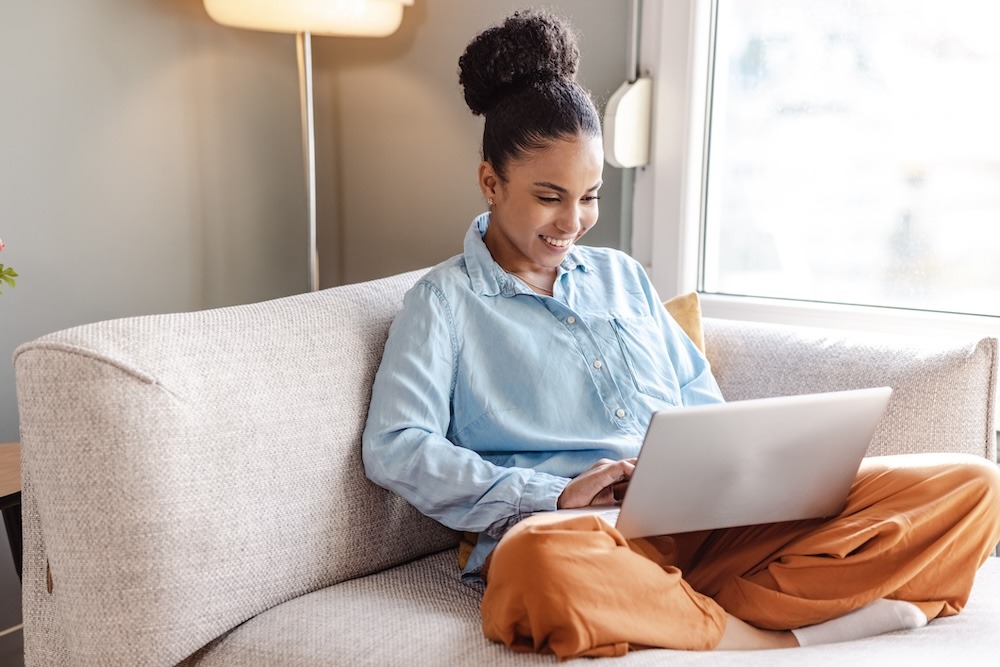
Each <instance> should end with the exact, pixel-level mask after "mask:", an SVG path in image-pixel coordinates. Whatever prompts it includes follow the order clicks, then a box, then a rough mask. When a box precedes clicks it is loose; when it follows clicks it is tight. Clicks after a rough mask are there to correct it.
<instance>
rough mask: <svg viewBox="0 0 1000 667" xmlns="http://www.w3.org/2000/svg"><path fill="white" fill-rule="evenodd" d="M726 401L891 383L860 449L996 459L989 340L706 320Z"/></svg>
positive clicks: (993, 343)
mask: <svg viewBox="0 0 1000 667" xmlns="http://www.w3.org/2000/svg"><path fill="white" fill-rule="evenodd" d="M704 328H705V341H706V354H707V355H708V358H709V360H710V361H711V362H712V370H713V373H714V374H715V376H716V378H717V379H718V381H719V386H720V388H721V389H722V394H723V396H725V397H726V399H727V400H730V401H732V400H740V399H747V398H761V397H765V396H782V395H789V394H804V393H809V392H820V391H834V390H838V389H858V388H863V387H876V386H883V385H887V386H891V387H892V388H893V389H894V390H895V391H894V393H893V396H892V399H891V400H890V402H889V406H888V408H887V409H886V414H885V416H884V417H883V419H882V422H881V424H880V425H879V427H878V429H877V430H876V432H875V435H874V437H873V438H872V444H871V446H870V447H869V450H868V452H869V454H870V455H872V456H875V455H883V454H909V453H918V452H961V453H969V454H976V455H978V456H983V457H986V458H987V459H989V460H991V461H996V453H997V452H996V428H995V424H994V401H995V394H996V386H997V340H996V339H995V338H991V337H983V336H976V335H955V336H950V337H947V338H941V337H936V338H929V337H922V336H894V335H885V334H876V333H862V332H857V331H833V330H828V329H818V328H811V327H798V326H786V325H777V324H762V323H753V322H739V321H733V320H718V319H706V320H705V322H704Z"/></svg>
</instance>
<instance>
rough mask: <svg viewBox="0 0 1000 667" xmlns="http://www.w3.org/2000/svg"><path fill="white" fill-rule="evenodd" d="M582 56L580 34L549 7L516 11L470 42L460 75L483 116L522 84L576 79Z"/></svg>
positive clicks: (469, 100) (476, 111) (461, 60)
mask: <svg viewBox="0 0 1000 667" xmlns="http://www.w3.org/2000/svg"><path fill="white" fill-rule="evenodd" d="M579 62H580V50H579V49H578V48H577V45H576V35H575V34H574V33H573V30H572V29H571V28H570V27H569V25H568V24H566V23H565V22H564V21H563V20H562V19H560V18H559V17H557V16H556V15H554V14H552V13H549V12H541V11H535V10H529V11H522V12H515V13H514V14H513V15H511V16H509V17H508V18H507V19H506V20H505V21H504V22H503V24H502V25H499V26H496V27H493V28H489V29H487V30H485V31H483V32H481V33H480V34H479V35H477V36H476V38H475V39H473V40H472V42H470V43H469V45H468V46H467V47H466V49H465V53H464V54H462V57H461V58H459V59H458V70H459V75H458V81H459V83H460V84H461V85H462V87H463V89H464V92H465V103H466V104H468V105H469V108H470V109H471V110H472V113H473V114H475V115H477V116H478V115H482V114H486V113H487V112H488V111H489V110H490V109H492V108H493V106H494V105H496V103H497V102H498V101H499V100H500V99H502V98H503V97H504V96H505V95H507V94H508V93H510V92H512V91H514V90H516V89H518V88H521V87H524V86H530V85H537V84H539V83H544V82H546V81H552V80H555V79H565V80H569V81H573V80H575V79H576V70H577V66H578V64H579Z"/></svg>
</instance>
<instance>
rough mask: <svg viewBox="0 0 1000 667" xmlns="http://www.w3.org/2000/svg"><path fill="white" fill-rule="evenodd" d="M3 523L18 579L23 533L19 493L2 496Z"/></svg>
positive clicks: (19, 575)
mask: <svg viewBox="0 0 1000 667" xmlns="http://www.w3.org/2000/svg"><path fill="white" fill-rule="evenodd" d="M3 523H4V526H5V527H6V528H7V540H8V542H10V553H11V556H13V557H14V569H15V570H17V577H18V579H20V578H21V564H22V561H21V559H22V557H23V555H22V549H23V544H24V534H23V533H22V532H21V494H20V493H17V494H15V495H13V496H7V497H6V498H4V504H3Z"/></svg>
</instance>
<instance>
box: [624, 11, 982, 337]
mask: <svg viewBox="0 0 1000 667" xmlns="http://www.w3.org/2000/svg"><path fill="white" fill-rule="evenodd" d="M715 6H716V2H715V0H671V2H643V3H642V9H641V24H640V25H641V33H642V34H641V38H640V46H639V66H640V70H641V71H642V72H643V74H648V75H649V76H652V78H653V81H654V88H653V127H652V132H651V142H652V146H651V151H650V154H651V156H652V158H651V162H650V164H649V165H648V166H646V167H642V168H639V169H637V171H636V174H635V186H634V202H633V221H632V239H631V242H632V255H633V256H634V257H635V258H636V259H637V260H639V261H640V262H641V263H642V264H643V266H645V268H646V270H647V272H648V273H649V275H650V278H651V280H652V281H653V284H654V286H655V287H656V289H657V291H658V292H659V293H660V295H661V296H662V297H663V298H665V299H666V298H669V297H670V296H673V295H675V294H683V293H687V292H693V291H697V292H699V294H700V298H701V302H702V311H703V313H704V315H705V316H706V317H717V318H723V319H740V320H751V321H758V322H773V323H779V324H795V325H805V326H815V327H826V328H833V329H855V330H866V331H879V332H884V333H899V334H922V335H948V334H957V333H963V334H967V333H976V334H981V335H991V336H997V337H1000V317H992V316H987V315H962V314H953V313H938V312H932V311H921V310H908V309H902V308H894V307H877V306H854V305H843V304H831V303H819V302H808V301H796V300H791V299H772V298H764V297H747V296H727V295H721V294H709V293H705V292H704V291H703V283H702V275H701V272H702V265H701V258H702V255H703V252H704V239H703V235H702V230H703V215H704V214H703V211H704V200H705V188H706V183H705V179H706V174H707V169H706V167H707V159H708V150H707V149H708V135H707V127H708V114H709V104H710V98H709V85H710V77H711V72H710V67H711V62H712V53H711V49H712V46H713V45H712V39H711V30H712V24H713V22H714V15H713V14H714V11H715ZM998 261H1000V257H998Z"/></svg>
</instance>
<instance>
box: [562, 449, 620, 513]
mask: <svg viewBox="0 0 1000 667" xmlns="http://www.w3.org/2000/svg"><path fill="white" fill-rule="evenodd" d="M633 470H635V459H634V458H633V459H622V460H620V461H612V460H611V459H601V460H599V461H598V462H597V463H595V464H594V465H592V466H591V467H590V468H588V469H587V470H585V471H584V472H582V473H581V474H579V475H578V476H576V477H574V478H573V479H572V480H570V482H569V484H567V485H566V488H564V489H563V492H562V494H561V495H560V496H559V502H558V506H559V507H585V506H587V505H609V504H612V503H614V502H615V501H616V499H617V497H616V494H615V490H614V488H613V485H615V484H616V483H627V482H628V479H629V478H630V477H632V471H633ZM621 493H622V494H623V493H624V490H623V489H622V491H621Z"/></svg>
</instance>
